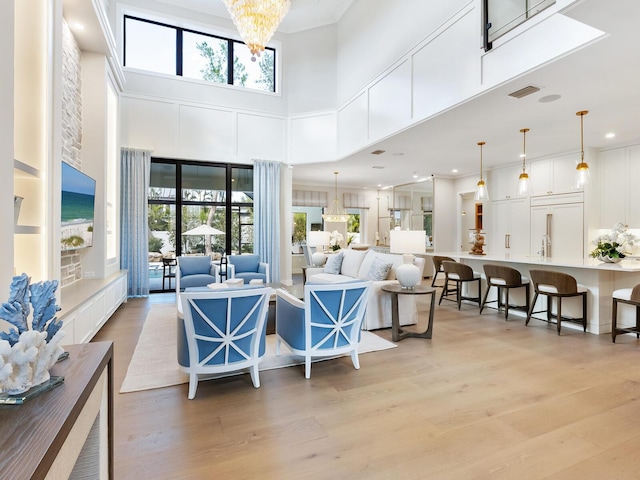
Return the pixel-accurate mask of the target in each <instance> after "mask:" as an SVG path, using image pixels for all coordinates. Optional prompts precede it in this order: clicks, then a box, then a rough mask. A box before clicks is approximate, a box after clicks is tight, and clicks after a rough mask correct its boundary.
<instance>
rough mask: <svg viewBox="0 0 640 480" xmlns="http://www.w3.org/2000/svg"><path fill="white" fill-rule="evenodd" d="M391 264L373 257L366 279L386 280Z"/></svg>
mask: <svg viewBox="0 0 640 480" xmlns="http://www.w3.org/2000/svg"><path fill="white" fill-rule="evenodd" d="M392 265H393V264H392V263H386V262H383V261H382V260H380V259H379V258H374V259H373V263H372V264H371V268H370V269H369V273H368V274H367V280H373V281H374V282H380V281H382V280H386V279H387V276H388V275H389V270H391V266H392Z"/></svg>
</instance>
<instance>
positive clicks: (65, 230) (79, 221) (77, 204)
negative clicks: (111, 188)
mask: <svg viewBox="0 0 640 480" xmlns="http://www.w3.org/2000/svg"><path fill="white" fill-rule="evenodd" d="M95 193H96V181H95V180H94V179H93V178H91V177H89V176H87V175H85V174H84V173H82V172H80V171H79V170H76V169H75V168H73V167H71V166H69V165H67V164H66V163H64V162H63V163H62V208H61V217H62V224H61V234H60V248H61V250H75V249H78V248H85V247H90V246H91V245H92V243H93V213H94V202H95Z"/></svg>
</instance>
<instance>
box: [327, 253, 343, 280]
mask: <svg viewBox="0 0 640 480" xmlns="http://www.w3.org/2000/svg"><path fill="white" fill-rule="evenodd" d="M341 267H342V252H340V253H336V254H335V255H328V256H327V263H325V264H324V270H323V271H324V273H333V274H334V275H338V274H339V273H340V268H341Z"/></svg>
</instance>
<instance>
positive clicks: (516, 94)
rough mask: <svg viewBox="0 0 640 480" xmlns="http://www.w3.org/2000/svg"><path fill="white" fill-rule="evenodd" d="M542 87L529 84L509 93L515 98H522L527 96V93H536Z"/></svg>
mask: <svg viewBox="0 0 640 480" xmlns="http://www.w3.org/2000/svg"><path fill="white" fill-rule="evenodd" d="M539 91H540V89H539V88H538V87H534V86H533V85H528V86H526V87H524V88H521V89H520V90H516V91H515V92H511V93H510V94H509V96H510V97H513V98H522V97H526V96H527V95H531V94H532V93H536V92H539Z"/></svg>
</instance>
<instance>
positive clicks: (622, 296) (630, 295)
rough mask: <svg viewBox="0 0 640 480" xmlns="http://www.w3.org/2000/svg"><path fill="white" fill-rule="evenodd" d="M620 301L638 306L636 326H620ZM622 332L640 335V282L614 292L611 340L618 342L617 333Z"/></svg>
mask: <svg viewBox="0 0 640 480" xmlns="http://www.w3.org/2000/svg"><path fill="white" fill-rule="evenodd" d="M618 303H626V304H627V305H634V306H635V307H636V326H635V327H620V328H618ZM620 333H635V334H636V338H639V337H640V284H638V285H636V286H635V287H633V288H621V289H619V290H614V292H613V306H612V307H611V340H613V343H616V335H618V334H620Z"/></svg>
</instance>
